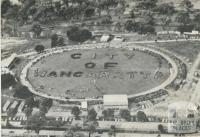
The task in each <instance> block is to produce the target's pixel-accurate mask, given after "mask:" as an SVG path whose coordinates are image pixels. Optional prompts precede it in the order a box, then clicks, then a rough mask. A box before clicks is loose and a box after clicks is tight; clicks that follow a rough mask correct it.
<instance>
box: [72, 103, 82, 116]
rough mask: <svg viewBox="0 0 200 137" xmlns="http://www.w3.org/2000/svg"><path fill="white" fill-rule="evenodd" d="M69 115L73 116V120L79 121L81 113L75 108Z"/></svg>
mask: <svg viewBox="0 0 200 137" xmlns="http://www.w3.org/2000/svg"><path fill="white" fill-rule="evenodd" d="M71 113H72V114H73V115H74V116H75V119H79V115H80V114H81V111H80V109H79V107H77V106H75V107H73V108H72V111H71Z"/></svg>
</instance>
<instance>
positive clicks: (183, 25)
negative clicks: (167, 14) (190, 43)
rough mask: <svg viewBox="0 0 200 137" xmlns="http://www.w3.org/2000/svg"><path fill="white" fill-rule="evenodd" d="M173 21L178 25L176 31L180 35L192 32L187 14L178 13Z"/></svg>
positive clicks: (191, 25)
mask: <svg viewBox="0 0 200 137" xmlns="http://www.w3.org/2000/svg"><path fill="white" fill-rule="evenodd" d="M175 20H176V21H177V22H178V23H179V24H180V25H179V26H178V28H177V30H178V31H180V32H181V33H183V32H189V31H192V30H193V28H194V26H193V24H191V19H190V15H189V13H188V12H179V13H178V14H177V16H176V18H175Z"/></svg>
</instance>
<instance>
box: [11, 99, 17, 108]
mask: <svg viewBox="0 0 200 137" xmlns="http://www.w3.org/2000/svg"><path fill="white" fill-rule="evenodd" d="M17 105H18V102H17V101H14V102H13V103H12V105H11V106H10V108H11V109H15V108H16V107H17Z"/></svg>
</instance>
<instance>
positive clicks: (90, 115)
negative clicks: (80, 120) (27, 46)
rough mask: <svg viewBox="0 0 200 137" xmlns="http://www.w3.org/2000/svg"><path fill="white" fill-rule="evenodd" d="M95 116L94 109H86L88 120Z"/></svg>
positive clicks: (93, 119) (93, 118)
mask: <svg viewBox="0 0 200 137" xmlns="http://www.w3.org/2000/svg"><path fill="white" fill-rule="evenodd" d="M96 117H97V112H96V111H95V110H94V109H90V110H89V111H88V120H89V121H95V120H96Z"/></svg>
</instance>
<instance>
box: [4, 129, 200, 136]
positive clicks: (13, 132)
mask: <svg viewBox="0 0 200 137" xmlns="http://www.w3.org/2000/svg"><path fill="white" fill-rule="evenodd" d="M81 133H83V134H85V135H88V132H81ZM64 134H65V131H53V130H40V132H39V134H36V133H35V132H34V131H27V130H25V129H2V130H1V135H2V137H4V136H6V137H7V136H8V135H9V136H13V137H16V136H24V137H26V136H32V137H36V136H38V135H39V136H44V135H48V136H49V137H50V136H61V137H62V136H63V135H64ZM95 136H99V137H110V136H109V135H108V133H107V132H104V133H103V134H97V133H94V134H92V135H91V137H95ZM116 137H158V134H147V133H116ZM160 137H175V136H174V135H173V134H161V136H160ZM184 137H200V133H196V134H186V135H185V136H184Z"/></svg>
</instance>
